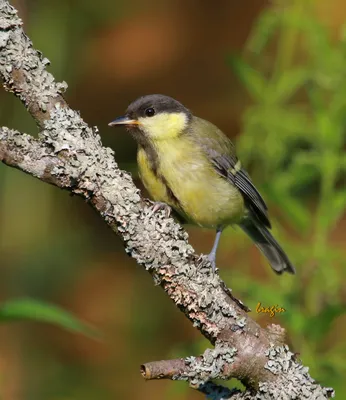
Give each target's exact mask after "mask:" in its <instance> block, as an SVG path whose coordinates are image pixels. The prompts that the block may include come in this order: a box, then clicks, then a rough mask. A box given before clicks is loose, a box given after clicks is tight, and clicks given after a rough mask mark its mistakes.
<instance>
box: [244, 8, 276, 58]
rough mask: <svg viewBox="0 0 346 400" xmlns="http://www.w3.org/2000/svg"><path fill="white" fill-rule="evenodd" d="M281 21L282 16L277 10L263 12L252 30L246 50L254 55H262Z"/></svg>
mask: <svg viewBox="0 0 346 400" xmlns="http://www.w3.org/2000/svg"><path fill="white" fill-rule="evenodd" d="M280 21H281V16H280V14H279V13H278V12H276V11H275V10H272V9H268V10H265V11H263V12H262V14H260V16H259V17H258V19H257V22H256V23H255V27H254V28H253V29H252V32H251V34H250V37H249V39H248V40H247V44H246V49H247V50H248V51H250V52H252V53H255V54H260V52H261V51H262V50H263V49H264V47H265V46H266V45H267V44H268V42H269V40H270V38H271V37H272V36H273V35H274V33H275V30H276V28H277V27H278V26H279V24H280Z"/></svg>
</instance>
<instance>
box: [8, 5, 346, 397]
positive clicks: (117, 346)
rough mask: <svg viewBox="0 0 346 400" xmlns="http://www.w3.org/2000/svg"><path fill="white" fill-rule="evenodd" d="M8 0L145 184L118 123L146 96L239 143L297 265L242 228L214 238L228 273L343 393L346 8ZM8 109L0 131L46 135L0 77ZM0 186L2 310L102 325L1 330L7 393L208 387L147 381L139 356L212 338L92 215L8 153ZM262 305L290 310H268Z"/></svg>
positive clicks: (152, 393) (198, 348) (200, 241)
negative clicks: (77, 329) (278, 267)
mask: <svg viewBox="0 0 346 400" xmlns="http://www.w3.org/2000/svg"><path fill="white" fill-rule="evenodd" d="M12 4H13V5H14V6H15V7H17V8H18V10H19V15H20V16H21V18H22V19H23V21H24V29H25V31H26V33H27V34H28V35H29V37H30V38H31V39H32V41H33V43H34V47H35V48H37V49H39V50H40V51H42V52H43V54H44V56H46V57H47V58H48V59H50V61H51V66H50V67H49V70H50V72H52V73H53V75H54V76H55V78H56V79H57V80H58V81H62V80H65V81H66V82H67V83H68V85H69V89H68V91H67V93H66V99H67V101H68V103H69V104H70V105H71V107H72V108H75V109H77V110H80V112H81V115H82V116H83V118H84V119H85V121H87V122H88V123H89V124H90V125H97V126H98V127H99V129H100V132H101V135H102V139H103V142H104V144H105V145H107V146H110V147H112V148H113V149H114V150H115V155H116V160H117V162H118V163H119V165H120V167H121V168H123V169H126V170H128V171H131V173H132V175H133V177H134V179H135V181H136V184H137V185H138V186H139V187H140V188H141V189H142V186H141V183H140V182H139V181H138V177H137V169H136V161H135V154H136V146H135V143H134V142H133V141H132V139H131V138H130V137H129V136H128V135H127V134H126V132H125V131H121V130H119V131H114V130H112V129H110V128H108V126H107V124H108V122H109V121H111V120H112V119H114V117H116V116H119V115H121V114H122V113H123V112H124V110H125V109H126V107H127V105H128V104H129V103H130V102H131V101H132V100H134V99H135V98H137V97H138V96H140V95H144V94H150V93H163V94H167V95H170V96H173V97H175V98H177V99H178V100H180V101H181V102H182V103H184V104H185V105H186V106H187V107H188V108H190V109H191V110H192V111H193V113H195V114H196V115H199V116H201V117H203V118H205V119H208V120H210V121H212V122H213V123H215V124H216V125H218V126H219V127H220V128H221V129H223V130H224V132H225V133H227V134H228V135H229V136H230V137H231V138H232V139H233V140H234V141H235V142H236V143H237V147H238V153H239V155H240V157H241V158H242V159H243V161H244V163H245V164H246V166H247V168H248V170H249V172H250V173H251V175H252V177H253V180H254V182H255V183H256V186H258V188H259V189H260V191H261V193H262V194H263V197H264V198H265V199H266V201H267V203H268V206H269V209H270V211H271V216H272V220H273V225H274V233H275V235H276V236H277V237H278V239H279V241H280V242H281V243H282V245H283V247H284V249H285V250H286V252H287V253H288V254H289V255H290V258H291V259H292V261H293V262H294V264H295V265H296V269H297V275H296V276H293V277H292V276H287V275H285V276H275V275H274V274H273V273H272V271H271V269H270V267H269V266H268V265H267V264H266V261H265V260H264V259H263V258H262V257H261V255H260V254H259V252H258V251H257V249H256V248H255V247H254V246H253V245H252V244H251V242H250V240H248V239H247V238H246V237H245V235H244V234H243V233H241V232H240V231H235V230H233V229H232V228H229V229H228V230H227V231H226V232H225V233H224V234H223V236H222V239H221V246H220V248H219V252H218V258H217V260H218V267H219V268H220V275H221V276H222V278H223V279H224V280H225V281H226V283H227V284H228V285H229V286H230V287H231V288H232V289H233V291H234V294H235V295H236V296H237V297H239V298H240V299H242V300H243V301H244V302H245V303H246V304H247V305H248V306H249V307H250V308H251V309H252V310H253V311H252V313H251V316H252V317H253V318H255V319H256V320H258V322H259V323H260V324H261V325H263V326H265V325H266V324H268V323H279V324H281V325H282V326H284V327H285V328H286V329H287V332H288V343H289V344H290V346H291V347H292V349H293V351H295V352H298V353H300V357H301V359H302V360H303V362H304V364H306V365H308V366H309V367H310V373H311V375H312V376H313V377H314V378H315V379H317V380H318V381H319V382H321V383H322V384H323V385H325V386H332V387H334V388H335V389H336V391H337V392H336V393H337V398H340V399H343V398H346V397H345V396H346V387H345V385H344V382H343V380H344V377H345V373H346V366H345V357H346V341H345V337H346V314H345V303H346V286H345V283H344V282H345V278H346V276H345V275H346V274H345V268H346V249H345V242H346V214H345V204H346V157H345V127H346V67H345V66H346V26H344V25H343V23H344V21H345V18H346V4H345V2H344V1H342V0H331V1H329V2H326V1H323V0H290V1H288V0H285V1H270V2H269V1H265V0H249V1H243V2H241V1H238V2H236V1H229V0H219V1H218V2H217V5H215V4H216V3H215V2H214V3H213V2H211V1H209V0H199V1H197V0H191V1H185V0H174V1H172V0H160V1H158V0H148V1H146V2H142V1H139V0H126V1H125V0H117V1H108V0H98V1H97V2H95V1H81V0H74V1H72V0H60V1H59V2H56V1H52V0H51V1H49V0H48V1H47V0H12ZM0 104H1V108H0V125H5V126H8V127H11V128H15V129H19V130H22V131H24V132H27V133H31V134H33V135H37V129H36V127H35V125H34V123H33V121H32V120H31V118H30V116H29V115H28V114H27V113H26V111H25V109H24V107H23V106H22V104H20V102H19V100H17V99H16V98H14V96H12V95H11V94H8V93H5V92H4V90H3V89H2V88H1V89H0ZM0 188H1V189H0V273H1V280H0V304H1V303H4V302H5V301H10V300H15V299H23V298H32V299H36V300H38V301H40V302H42V303H43V302H47V303H50V304H54V305H56V306H60V307H62V308H63V309H65V310H67V311H69V312H70V313H72V314H73V315H75V316H76V318H78V319H79V320H81V321H86V322H88V323H90V324H93V325H94V326H95V327H96V328H97V329H98V330H99V331H100V332H101V334H102V335H103V339H102V340H101V341H96V340H92V339H90V338H87V337H85V336H83V335H82V334H76V333H71V332H68V331H66V330H64V329H62V328H60V327H58V326H53V325H51V324H46V323H38V322H33V321H31V322H30V321H27V322H17V323H9V322H7V323H3V324H2V325H0V398H1V399H4V400H17V399H18V400H22V399H23V400H31V399H32V400H41V399H42V400H43V399H44V400H82V399H83V400H89V399H90V400H94V399H103V400H107V399H118V398H131V399H140V398H143V397H144V398H148V399H153V400H155V399H177V398H179V399H199V398H202V396H201V395H200V394H198V393H195V392H194V391H192V390H191V389H189V388H188V387H187V385H186V384H185V383H178V382H169V381H153V382H144V380H143V379H142V377H141V375H140V373H139V366H140V364H141V363H144V362H147V361H153V360H160V359H167V358H173V357H174V358H175V357H184V356H189V355H196V354H199V353H201V352H202V351H204V349H205V348H206V347H207V346H208V345H209V344H208V343H207V342H206V341H205V340H203V339H202V338H201V335H200V334H199V333H198V331H197V330H196V329H194V328H193V327H192V326H191V324H190V323H189V322H188V321H187V320H186V319H185V317H184V315H183V314H182V313H180V311H178V310H177V309H176V308H175V307H174V306H173V304H171V302H170V301H169V299H168V297H167V296H166V295H165V293H164V292H163V291H162V289H161V288H159V287H155V286H154V285H153V282H152V279H151V277H150V275H149V274H148V273H146V272H145V271H144V270H143V269H142V268H141V267H138V266H137V265H136V263H135V262H134V261H133V260H132V259H130V258H129V257H127V256H126V255H125V253H124V250H123V246H122V243H121V241H120V240H119V239H118V238H117V237H116V236H115V235H114V234H113V233H112V232H111V230H110V229H108V228H107V227H106V225H105V224H104V223H103V222H102V221H101V219H100V218H99V217H98V216H97V215H96V214H95V213H94V212H93V211H92V209H91V208H90V207H89V206H88V205H86V204H85V203H84V202H83V200H81V199H79V198H77V197H70V196H69V195H68V193H66V192H63V191H61V190H59V189H57V188H55V187H51V186H48V185H47V184H44V183H42V182H39V181H38V180H35V179H34V178H32V177H30V176H26V175H24V174H23V173H21V172H19V171H16V170H14V169H11V168H8V167H6V166H4V165H2V164H1V165H0ZM144 194H145V192H144ZM187 229H188V232H189V235H190V242H191V243H192V245H193V246H194V247H195V249H196V250H197V251H198V252H203V253H205V254H206V253H208V252H209V250H210V248H211V246H212V242H213V239H214V232H212V231H208V230H203V229H200V228H194V227H187ZM258 302H261V303H262V305H265V306H271V305H275V306H276V305H278V306H280V307H284V308H285V309H286V312H285V313H281V314H277V315H276V316H275V317H274V318H270V317H269V316H268V315H264V314H257V313H256V312H255V309H256V305H257V303H258ZM24 308H25V307H24ZM31 312H32V315H33V316H35V312H36V311H35V306H34V307H33V309H31ZM48 319H49V318H48ZM229 385H230V386H234V385H237V386H238V387H240V386H241V385H240V384H239V383H237V382H233V381H231V382H230V383H229Z"/></svg>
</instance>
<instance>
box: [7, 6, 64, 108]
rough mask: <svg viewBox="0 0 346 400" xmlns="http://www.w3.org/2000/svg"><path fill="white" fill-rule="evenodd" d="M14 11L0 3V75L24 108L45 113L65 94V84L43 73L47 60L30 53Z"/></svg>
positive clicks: (28, 42) (31, 51)
mask: <svg viewBox="0 0 346 400" xmlns="http://www.w3.org/2000/svg"><path fill="white" fill-rule="evenodd" d="M21 24H22V21H21V20H20V18H18V16H17V11H16V10H15V9H14V8H13V7H11V6H10V5H9V4H8V3H7V2H5V1H3V0H1V1H0V74H1V75H2V78H3V80H4V83H5V86H6V88H7V89H8V90H11V91H13V92H14V93H15V94H16V95H17V96H18V97H19V98H20V99H21V100H22V101H23V102H24V104H25V105H26V106H27V107H30V108H32V107H34V108H36V107H37V108H38V109H39V110H40V111H42V112H46V111H47V107H48V106H49V105H50V102H51V98H52V97H55V96H57V94H60V93H62V92H64V91H65V90H66V88H67V84H66V83H65V82H62V83H56V82H55V81H54V78H53V76H52V75H51V74H50V73H48V72H47V71H46V66H47V65H48V64H49V60H48V59H47V58H44V57H43V56H42V54H41V53H40V52H38V51H36V50H34V49H33V47H32V43H31V41H30V39H29V38H28V37H27V36H25V35H24V33H23V31H22V29H21Z"/></svg>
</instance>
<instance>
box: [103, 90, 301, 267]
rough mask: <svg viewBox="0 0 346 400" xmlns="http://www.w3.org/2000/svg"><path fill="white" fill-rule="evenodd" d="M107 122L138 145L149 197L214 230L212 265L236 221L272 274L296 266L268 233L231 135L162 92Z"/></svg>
mask: <svg viewBox="0 0 346 400" xmlns="http://www.w3.org/2000/svg"><path fill="white" fill-rule="evenodd" d="M109 126H112V127H119V126H125V127H126V130H127V131H128V132H129V133H130V134H131V136H132V137H133V138H134V139H135V141H136V142H137V145H138V150H137V163H138V170H139V176H140V178H141V180H142V182H143V184H144V187H145V188H146V189H147V191H148V192H149V195H150V196H151V198H152V199H153V200H154V202H155V203H154V207H153V209H154V210H155V211H156V210H159V209H161V208H165V207H168V209H173V210H174V211H175V212H176V213H177V214H178V215H179V216H180V217H181V218H182V219H183V220H184V221H186V222H188V223H193V224H195V225H198V226H200V227H204V228H211V229H215V230H216V236H215V240H214V244H213V247H212V249H211V252H210V253H209V255H208V259H209V261H210V263H211V266H212V270H213V272H215V270H216V252H217V248H218V245H219V241H220V237H221V233H222V231H223V230H224V229H225V228H226V227H227V226H229V225H232V226H235V225H237V226H239V227H240V228H241V229H242V230H243V231H244V232H245V233H246V234H247V235H248V236H249V237H250V238H251V239H252V241H253V242H254V244H255V245H256V246H257V248H258V249H259V250H260V251H261V252H262V253H263V255H264V256H265V257H266V258H267V260H268V262H269V264H270V266H271V267H272V269H273V270H274V272H276V273H277V274H282V273H283V272H289V273H291V274H294V273H295V267H294V266H293V264H292V263H291V261H290V260H289V258H288V257H287V255H286V253H285V252H284V250H283V249H282V248H281V246H280V245H279V243H278V242H277V241H276V240H275V239H274V237H273V235H272V234H271V232H270V229H271V223H270V220H269V215H268V208H267V205H266V203H265V201H264V200H263V198H262V196H261V195H260V193H259V191H258V190H257V189H256V187H255V185H254V184H253V183H252V181H251V178H250V176H249V174H248V173H247V172H246V170H245V169H244V167H243V165H242V164H241V161H240V160H239V159H238V157H237V155H236V152H235V147H234V145H233V143H232V142H231V140H230V139H229V138H228V137H227V136H226V135H225V134H224V133H223V132H222V131H221V130H220V129H218V128H217V127H216V126H215V125H214V124H212V123H211V122H209V121H207V120H204V119H202V118H199V117H197V116H195V115H193V114H192V112H191V111H190V110H189V109H188V108H186V107H185V106H184V105H183V104H182V103H180V102H179V101H177V100H175V99H174V98H172V97H169V96H165V95H162V94H151V95H145V96H142V97H139V98H138V99H136V100H135V101H133V102H132V103H131V104H130V105H129V106H128V108H127V110H126V112H125V115H123V116H121V117H118V118H116V119H115V120H113V121H112V122H110V123H109Z"/></svg>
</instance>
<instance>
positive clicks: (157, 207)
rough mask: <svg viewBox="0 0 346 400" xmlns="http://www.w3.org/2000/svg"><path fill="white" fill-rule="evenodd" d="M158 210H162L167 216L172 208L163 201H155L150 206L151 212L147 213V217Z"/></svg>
mask: <svg viewBox="0 0 346 400" xmlns="http://www.w3.org/2000/svg"><path fill="white" fill-rule="evenodd" d="M159 210H164V212H165V215H166V217H167V218H168V217H170V215H171V212H172V209H171V207H170V206H169V205H168V204H166V203H163V202H162V201H156V202H155V203H154V204H153V206H152V207H151V212H150V213H149V217H151V216H152V215H154V214H155V213H156V212H157V211H159Z"/></svg>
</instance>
